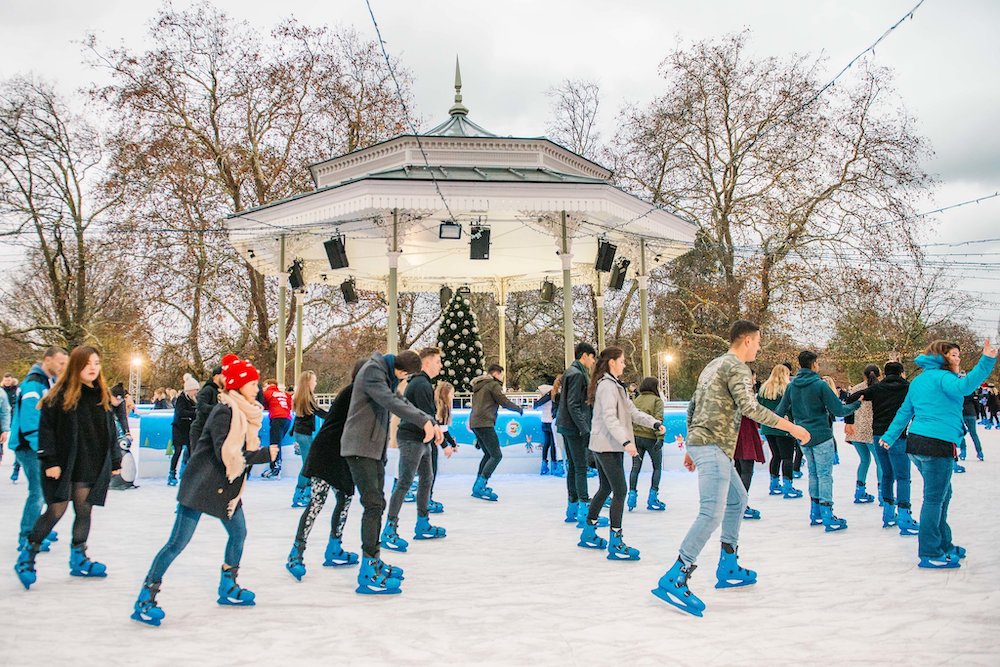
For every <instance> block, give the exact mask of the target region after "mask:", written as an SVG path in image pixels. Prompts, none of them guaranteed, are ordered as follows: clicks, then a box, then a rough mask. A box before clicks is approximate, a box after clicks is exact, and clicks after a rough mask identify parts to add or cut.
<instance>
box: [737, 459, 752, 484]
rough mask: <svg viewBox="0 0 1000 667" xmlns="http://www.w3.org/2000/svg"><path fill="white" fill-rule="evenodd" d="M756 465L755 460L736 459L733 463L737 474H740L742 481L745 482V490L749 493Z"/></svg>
mask: <svg viewBox="0 0 1000 667" xmlns="http://www.w3.org/2000/svg"><path fill="white" fill-rule="evenodd" d="M754 463H755V461H754V460H753V459H735V460H734V461H733V464H734V465H735V466H736V472H738V473H739V474H740V481H742V482H743V488H744V489H746V490H747V491H749V490H750V482H751V481H753V464H754Z"/></svg>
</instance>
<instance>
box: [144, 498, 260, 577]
mask: <svg viewBox="0 0 1000 667" xmlns="http://www.w3.org/2000/svg"><path fill="white" fill-rule="evenodd" d="M199 519H201V512H199V511H198V510H194V509H191V508H190V507H185V506H184V505H181V504H178V505H177V519H175V520H174V528H173V530H171V531H170V537H169V538H167V543H166V544H164V545H163V548H162V549H160V552H159V553H158V554H156V558H154V559H153V564H152V565H150V566H149V573H148V574H146V579H148V580H149V581H163V575H164V574H166V572H167V568H168V567H170V564H171V563H173V562H174V559H175V558H177V557H178V556H180V555H181V552H182V551H184V547H186V546H187V545H188V542H190V541H191V538H192V537H193V536H194V529H195V528H197V527H198V520H199ZM222 527H223V528H225V529H226V532H227V533H229V541H228V542H226V557H225V558H226V559H225V561H224V562H225V564H226V565H228V566H230V567H237V566H239V564H240V559H241V558H243V543H244V542H245V541H246V539H247V522H246V519H245V518H244V516H243V505H240V506H239V507H237V508H236V511H235V512H233V516H232V518H231V519H222Z"/></svg>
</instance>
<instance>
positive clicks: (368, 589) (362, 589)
mask: <svg viewBox="0 0 1000 667" xmlns="http://www.w3.org/2000/svg"><path fill="white" fill-rule="evenodd" d="M354 592H355V593H359V594H361V595H398V594H400V593H402V592H403V589H401V588H398V587H397V588H381V587H378V586H374V587H373V586H369V585H367V584H358V587H357V589H356V590H355V591H354Z"/></svg>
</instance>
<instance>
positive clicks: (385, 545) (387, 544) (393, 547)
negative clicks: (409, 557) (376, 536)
mask: <svg viewBox="0 0 1000 667" xmlns="http://www.w3.org/2000/svg"><path fill="white" fill-rule="evenodd" d="M409 546H410V545H406V546H405V547H404V546H401V545H399V544H392V543H391V542H382V548H383V549H388V550H389V551H395V552H396V553H400V554H405V553H406V550H407V548H408V547H409Z"/></svg>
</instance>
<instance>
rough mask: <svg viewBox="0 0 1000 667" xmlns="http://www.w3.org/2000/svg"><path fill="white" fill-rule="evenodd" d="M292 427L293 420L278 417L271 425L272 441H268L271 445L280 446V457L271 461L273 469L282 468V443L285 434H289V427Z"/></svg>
mask: <svg viewBox="0 0 1000 667" xmlns="http://www.w3.org/2000/svg"><path fill="white" fill-rule="evenodd" d="M291 425H292V420H291V419H286V418H284V417H278V418H276V419H272V420H271V424H270V435H271V439H270V440H269V441H268V443H269V444H272V445H278V455H277V456H276V457H275V458H274V460H273V461H271V469H272V470H274V469H275V468H278V469H280V468H281V441H282V440H283V439H284V438H285V434H286V433H288V427H289V426H291Z"/></svg>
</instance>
